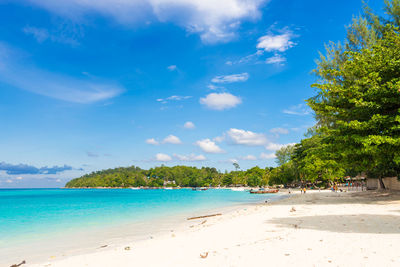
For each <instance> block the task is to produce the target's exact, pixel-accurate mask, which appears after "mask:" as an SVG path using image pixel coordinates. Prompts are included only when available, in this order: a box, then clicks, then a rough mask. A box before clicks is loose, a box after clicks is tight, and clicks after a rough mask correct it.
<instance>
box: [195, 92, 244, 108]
mask: <svg viewBox="0 0 400 267" xmlns="http://www.w3.org/2000/svg"><path fill="white" fill-rule="evenodd" d="M241 103H242V99H241V98H240V97H237V96H234V95H232V94H230V93H211V94H208V95H207V96H206V97H202V98H200V104H202V105H205V106H206V107H208V108H209V109H214V110H224V109H230V108H234V107H236V106H237V105H239V104H241Z"/></svg>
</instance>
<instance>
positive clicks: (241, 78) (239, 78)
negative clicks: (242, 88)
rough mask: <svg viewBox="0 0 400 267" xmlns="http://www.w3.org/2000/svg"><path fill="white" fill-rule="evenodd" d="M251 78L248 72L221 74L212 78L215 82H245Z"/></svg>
mask: <svg viewBox="0 0 400 267" xmlns="http://www.w3.org/2000/svg"><path fill="white" fill-rule="evenodd" d="M248 79H249V74H248V73H247V72H244V73H240V74H231V75H221V76H215V77H214V78H212V80H211V81H212V82H213V83H235V82H245V81H247V80H248Z"/></svg>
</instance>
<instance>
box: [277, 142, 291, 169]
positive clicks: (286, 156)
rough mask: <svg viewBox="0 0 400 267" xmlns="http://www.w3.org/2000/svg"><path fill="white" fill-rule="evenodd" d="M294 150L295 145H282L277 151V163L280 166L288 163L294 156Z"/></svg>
mask: <svg viewBox="0 0 400 267" xmlns="http://www.w3.org/2000/svg"><path fill="white" fill-rule="evenodd" d="M293 151H294V145H287V146H284V147H281V148H280V149H279V150H277V151H276V152H275V156H276V160H275V161H276V163H277V164H278V166H282V165H283V164H285V163H288V162H289V161H290V159H291V157H292V154H293Z"/></svg>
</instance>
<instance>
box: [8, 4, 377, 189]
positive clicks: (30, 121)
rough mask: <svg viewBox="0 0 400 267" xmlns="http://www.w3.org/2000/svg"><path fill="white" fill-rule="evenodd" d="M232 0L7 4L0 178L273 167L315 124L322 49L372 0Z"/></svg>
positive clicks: (24, 181)
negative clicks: (215, 0)
mask: <svg viewBox="0 0 400 267" xmlns="http://www.w3.org/2000/svg"><path fill="white" fill-rule="evenodd" d="M223 4H224V5H225V6H220V5H209V4H208V2H207V1H203V2H202V1H200V2H196V3H193V2H190V1H189V0H188V1H173V0H166V1H165V2H164V3H160V2H157V1H143V3H141V4H140V5H139V4H137V3H136V2H124V3H122V4H121V5H122V7H117V6H114V5H113V4H112V2H111V1H108V0H104V1H101V2H96V3H79V1H57V3H54V2H52V1H47V0H36V1H30V2H29V3H24V2H22V1H15V2H13V3H11V2H8V1H6V2H2V3H0V6H1V9H0V14H1V16H2V17H3V18H4V19H3V20H2V22H0V27H1V29H2V32H3V35H2V38H0V111H1V112H2V114H3V115H2V116H0V124H1V125H2V126H3V127H2V131H0V138H1V140H2V144H1V146H0V188H13V189H18V188H60V187H63V186H64V185H65V184H66V182H68V181H69V180H70V179H72V178H77V177H79V176H81V175H83V174H87V173H91V172H93V171H97V170H104V169H109V168H116V167H119V166H132V165H135V166H138V167H140V168H143V169H149V168H150V167H155V166H160V165H162V164H164V165H166V166H175V165H186V166H195V167H201V166H204V167H215V168H216V169H218V170H221V171H222V170H233V169H234V168H233V166H232V163H233V162H237V163H239V165H240V166H241V167H242V168H243V169H248V168H251V167H254V166H260V167H261V168H265V166H275V162H274V153H275V151H276V150H277V149H279V148H280V147H282V146H284V145H287V144H293V143H297V142H299V141H300V140H301V139H302V138H303V135H304V133H305V132H306V130H307V129H308V128H309V127H312V126H313V125H314V124H315V120H314V117H313V114H312V111H311V109H310V108H308V107H307V105H306V103H305V100H306V99H308V98H310V97H312V96H313V95H314V89H312V88H311V84H312V83H314V82H315V81H316V78H315V77H314V76H313V75H312V74H311V71H312V70H313V69H314V68H315V67H316V64H315V60H316V59H318V52H322V53H324V51H325V50H324V45H325V44H326V43H328V42H329V41H334V42H337V41H342V40H344V39H345V35H346V32H345V26H346V25H349V24H350V23H351V20H352V17H353V15H356V14H359V13H360V12H361V11H362V1H359V0H354V1H343V0H340V1H336V2H335V4H333V2H324V3H320V1H317V0H310V1H307V2H305V3H298V2H296V1H288V2H286V3H279V1H277V0H270V1H269V0H261V1H246V2H241V1H238V0H229V1H226V2H224V3H223ZM368 4H369V5H370V7H371V8H372V9H373V10H375V11H376V12H378V13H382V10H381V9H382V6H383V1H376V3H368ZM221 5H222V4H221ZM344 6H345V7H346V8H343V7H344ZM222 8H223V11H224V12H221V9H222ZM177 14H179V15H180V16H176V15H177Z"/></svg>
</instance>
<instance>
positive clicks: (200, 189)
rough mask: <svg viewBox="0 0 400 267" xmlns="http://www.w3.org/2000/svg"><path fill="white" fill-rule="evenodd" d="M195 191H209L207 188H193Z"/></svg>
mask: <svg viewBox="0 0 400 267" xmlns="http://www.w3.org/2000/svg"><path fill="white" fill-rule="evenodd" d="M192 190H193V191H206V190H208V188H207V187H193V188H192Z"/></svg>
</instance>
